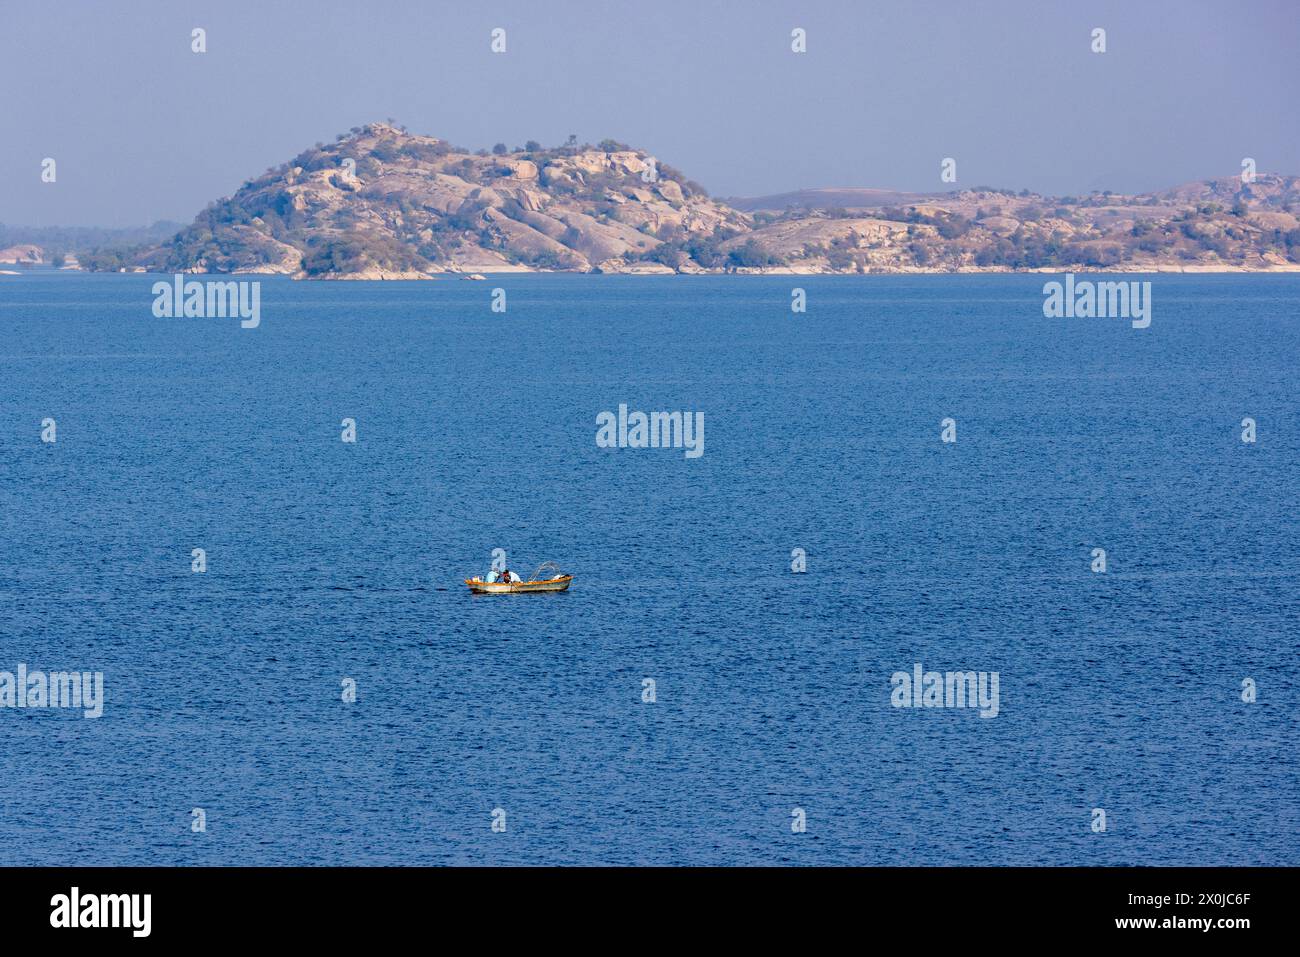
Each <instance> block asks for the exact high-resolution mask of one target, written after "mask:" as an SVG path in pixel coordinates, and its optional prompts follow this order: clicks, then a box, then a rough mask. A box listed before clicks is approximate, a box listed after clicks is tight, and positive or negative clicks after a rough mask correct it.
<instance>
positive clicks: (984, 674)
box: [889, 661, 999, 718]
mask: <svg viewBox="0 0 1300 957" xmlns="http://www.w3.org/2000/svg"><path fill="white" fill-rule="evenodd" d="M889 683H890V684H891V685H893V686H894V691H893V693H892V694H891V695H890V696H889V703H890V704H892V705H893V706H894V707H895V708H979V709H980V717H981V718H996V717H997V716H998V710H999V706H998V672H996V671H980V672H978V673H977V672H974V671H948V672H938V671H923V670H922V669H921V663H920V662H919V661H918V662H917V663H916V664H914V665H913V666H912V673H911V674H908V673H907V672H906V671H895V672H894V674H893V676H892V677H891V678H890V679H889Z"/></svg>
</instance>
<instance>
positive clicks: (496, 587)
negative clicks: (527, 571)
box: [465, 575, 573, 595]
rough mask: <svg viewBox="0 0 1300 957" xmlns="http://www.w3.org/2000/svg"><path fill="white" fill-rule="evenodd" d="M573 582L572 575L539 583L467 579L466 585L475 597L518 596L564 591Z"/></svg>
mask: <svg viewBox="0 0 1300 957" xmlns="http://www.w3.org/2000/svg"><path fill="white" fill-rule="evenodd" d="M571 581H573V576H572V575H561V576H560V577H559V578H547V579H545V580H543V581H537V582H485V581H474V580H473V579H471V578H467V579H465V584H466V585H468V586H469V590H470V591H471V592H472V593H473V594H475V595H518V594H532V593H535V592H555V591H564V590H565V589H567V588H568V587H569V582H571Z"/></svg>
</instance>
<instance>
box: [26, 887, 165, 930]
mask: <svg viewBox="0 0 1300 957" xmlns="http://www.w3.org/2000/svg"><path fill="white" fill-rule="evenodd" d="M50 907H51V908H52V909H51V911H50V926H51V927H129V928H130V929H131V936H132V937H148V936H149V931H150V930H151V928H152V923H153V921H152V919H151V917H152V911H153V895H152V894H85V895H83V894H82V893H81V889H80V888H77V887H74V888H72V892H71V893H70V894H55V895H54V896H53V897H51V898H50Z"/></svg>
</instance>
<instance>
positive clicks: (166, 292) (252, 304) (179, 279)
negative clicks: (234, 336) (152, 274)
mask: <svg viewBox="0 0 1300 957" xmlns="http://www.w3.org/2000/svg"><path fill="white" fill-rule="evenodd" d="M153 294H154V301H153V314H154V315H155V316H157V317H158V318H159V319H181V318H184V319H233V318H235V317H236V316H238V317H239V318H240V319H241V320H242V321H241V322H240V323H239V325H240V326H241V327H242V328H244V329H256V328H257V327H258V326H259V325H260V324H261V322H262V284H261V283H260V282H249V281H248V280H239V281H233V280H232V281H229V282H216V281H211V280H210V281H208V282H199V281H198V280H195V279H191V280H189V281H188V282H187V281H186V280H185V277H184V276H183V275H182V274H180V273H177V274H176V275H175V276H173V277H172V281H171V282H156V283H154V284H153Z"/></svg>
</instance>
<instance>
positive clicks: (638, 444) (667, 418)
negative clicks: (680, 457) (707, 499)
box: [596, 403, 704, 459]
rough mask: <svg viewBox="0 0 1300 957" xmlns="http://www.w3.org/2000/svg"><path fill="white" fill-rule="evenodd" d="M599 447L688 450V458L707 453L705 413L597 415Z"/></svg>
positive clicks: (622, 411)
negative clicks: (705, 450)
mask: <svg viewBox="0 0 1300 957" xmlns="http://www.w3.org/2000/svg"><path fill="white" fill-rule="evenodd" d="M596 424H597V425H598V426H600V428H598V429H597V430H596V446H597V447H598V448H602V449H682V448H684V449H686V452H685V456H686V458H688V459H698V458H699V457H700V456H701V455H703V454H704V413H703V412H650V413H645V412H631V413H629V412H628V411H627V404H626V403H620V404H619V407H618V415H617V416H615V415H614V413H613V412H601V413H599V414H598V415H597V416H596Z"/></svg>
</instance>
